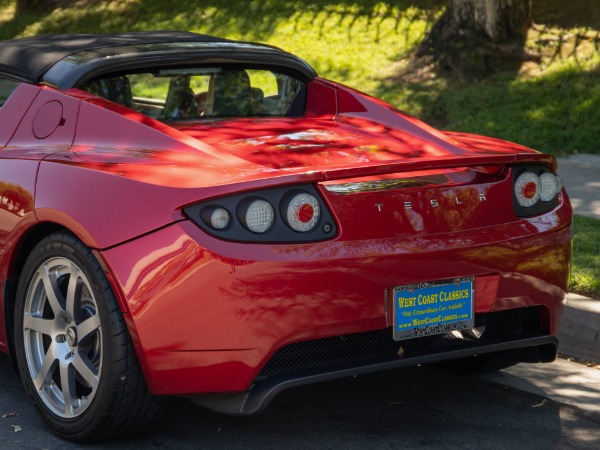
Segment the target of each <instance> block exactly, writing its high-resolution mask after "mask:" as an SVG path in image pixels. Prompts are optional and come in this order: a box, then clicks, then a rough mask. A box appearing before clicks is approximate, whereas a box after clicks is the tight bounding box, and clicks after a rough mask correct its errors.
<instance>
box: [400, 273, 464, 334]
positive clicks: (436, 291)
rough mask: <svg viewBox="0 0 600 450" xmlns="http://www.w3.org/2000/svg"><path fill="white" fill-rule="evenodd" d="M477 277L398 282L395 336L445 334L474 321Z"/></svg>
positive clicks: (462, 328) (460, 328)
mask: <svg viewBox="0 0 600 450" xmlns="http://www.w3.org/2000/svg"><path fill="white" fill-rule="evenodd" d="M474 281H475V277H473V276H467V277H457V278H448V279H443V280H435V281H425V282H421V283H414V284H407V285H403V286H397V287H395V288H394V289H393V291H392V292H393V295H392V299H393V319H394V322H393V325H394V333H393V335H394V340H395V341H402V340H406V339H413V338H418V337H423V336H433V335H437V334H444V333H447V332H451V331H455V330H465V329H469V328H473V327H474V325H475V314H474V304H475V302H474V298H475V282H474Z"/></svg>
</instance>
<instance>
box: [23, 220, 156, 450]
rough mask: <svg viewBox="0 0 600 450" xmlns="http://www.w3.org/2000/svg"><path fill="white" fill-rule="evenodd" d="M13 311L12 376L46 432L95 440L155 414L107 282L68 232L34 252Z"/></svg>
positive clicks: (137, 425)
mask: <svg viewBox="0 0 600 450" xmlns="http://www.w3.org/2000/svg"><path fill="white" fill-rule="evenodd" d="M15 306H16V307H15V347H16V352H17V361H18V367H19V372H20V374H21V378H22V379H23V384H24V386H25V389H26V391H27V393H28V395H29V397H30V398H31V399H32V400H33V402H34V403H35V405H36V407H37V409H38V410H39V412H40V413H41V415H42V417H43V419H44V421H45V422H46V424H47V425H48V426H49V427H50V429H52V431H54V432H55V433H57V434H58V435H60V436H62V437H64V438H67V439H71V440H75V441H100V440H104V439H110V438H114V437H117V436H121V435H124V434H130V433H132V432H135V431H137V430H138V429H139V428H140V427H141V426H142V425H143V424H144V423H145V422H146V419H147V418H150V416H152V415H154V414H155V413H157V412H158V409H159V404H158V401H157V400H156V399H154V398H152V397H151V396H150V394H149V392H148V389H147V387H146V383H145V381H144V379H143V376H142V373H141V370H140V367H139V364H138V361H137V358H136V355H135V352H134V349H133V345H132V343H131V339H130V337H129V334H128V332H127V328H126V326H125V322H124V320H123V316H122V314H121V311H120V310H119V307H118V304H117V301H116V298H115V296H114V293H113V291H112V289H111V287H110V285H109V283H108V280H107V279H106V276H105V275H104V272H103V270H102V268H101V267H100V265H99V264H98V261H97V260H96V259H95V257H94V256H93V254H92V252H91V251H90V250H89V249H88V248H87V247H85V245H83V243H81V242H80V241H79V240H78V239H77V238H75V237H74V236H73V235H72V234H70V233H67V232H64V233H55V234H52V235H50V236H49V237H47V238H45V239H44V240H43V241H41V242H40V243H39V244H38V245H37V246H36V247H35V248H34V250H33V251H32V253H31V254H30V255H29V257H28V259H27V261H26V263H25V266H24V268H23V271H22V274H21V278H20V280H19V286H18V290H17V300H16V305H15Z"/></svg>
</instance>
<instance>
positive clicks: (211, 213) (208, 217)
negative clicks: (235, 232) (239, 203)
mask: <svg viewBox="0 0 600 450" xmlns="http://www.w3.org/2000/svg"><path fill="white" fill-rule="evenodd" d="M200 215H201V216H202V220H204V223H206V224H207V225H208V226H210V227H211V228H213V229H215V230H224V229H225V228H227V227H228V226H229V224H230V222H231V215H230V214H229V211H227V210H226V209H225V208H223V207H221V206H207V207H205V208H203V209H202V212H201V213H200Z"/></svg>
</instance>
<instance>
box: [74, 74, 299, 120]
mask: <svg viewBox="0 0 600 450" xmlns="http://www.w3.org/2000/svg"><path fill="white" fill-rule="evenodd" d="M303 87H304V82H303V81H302V80H299V79H297V78H294V77H292V76H290V75H287V74H282V73H278V72H276V71H272V70H267V69H239V68H234V69H232V68H221V67H202V68H182V69H171V68H169V69H163V70H159V71H157V72H152V73H130V74H121V75H119V76H112V77H103V78H97V79H94V80H91V81H89V82H87V83H86V84H84V85H83V86H82V87H81V88H82V89H84V90H86V91H88V92H90V93H92V94H94V95H98V96H100V97H104V98H106V99H108V100H111V101H114V102H116V103H119V104H121V105H123V106H127V107H128V108H132V109H134V110H136V111H138V112H141V113H143V114H146V115H148V116H150V117H153V118H155V119H158V120H163V121H172V120H193V119H198V120H202V119H211V118H221V117H260V116H289V115H299V114H301V113H302V112H303V108H304V101H303V100H304V99H303V96H304V92H305V90H304V89H303Z"/></svg>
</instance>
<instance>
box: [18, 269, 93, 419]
mask: <svg viewBox="0 0 600 450" xmlns="http://www.w3.org/2000/svg"><path fill="white" fill-rule="evenodd" d="M23 314H24V315H23V343H24V348H25V357H26V359H27V366H28V368H29V374H30V376H31V379H32V381H33V385H34V388H35V390H36V391H37V393H38V395H39V396H40V398H41V400H42V401H43V402H44V404H45V405H46V406H47V407H48V408H49V409H50V410H51V411H52V412H53V413H54V414H56V415H58V416H60V417H62V418H75V417H78V416H79V415H81V414H82V413H83V412H84V411H85V410H86V409H87V408H88V407H89V405H90V404H91V402H92V400H93V398H94V396H95V395H96V392H97V389H98V383H99V381H100V372H101V369H102V329H101V327H100V316H99V313H98V305H97V303H96V299H95V298H94V295H93V291H92V287H91V284H90V282H89V280H88V279H87V277H86V276H85V274H84V273H83V271H82V270H81V269H80V268H79V266H77V264H75V263H74V262H73V261H70V260H69V259H66V258H50V259H47V260H46V261H44V262H43V263H42V264H41V265H40V266H39V267H38V268H37V270H36V272H35V273H34V275H33V279H32V280H31V284H30V285H29V289H28V291H27V297H26V299H25V310H24V313H23Z"/></svg>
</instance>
